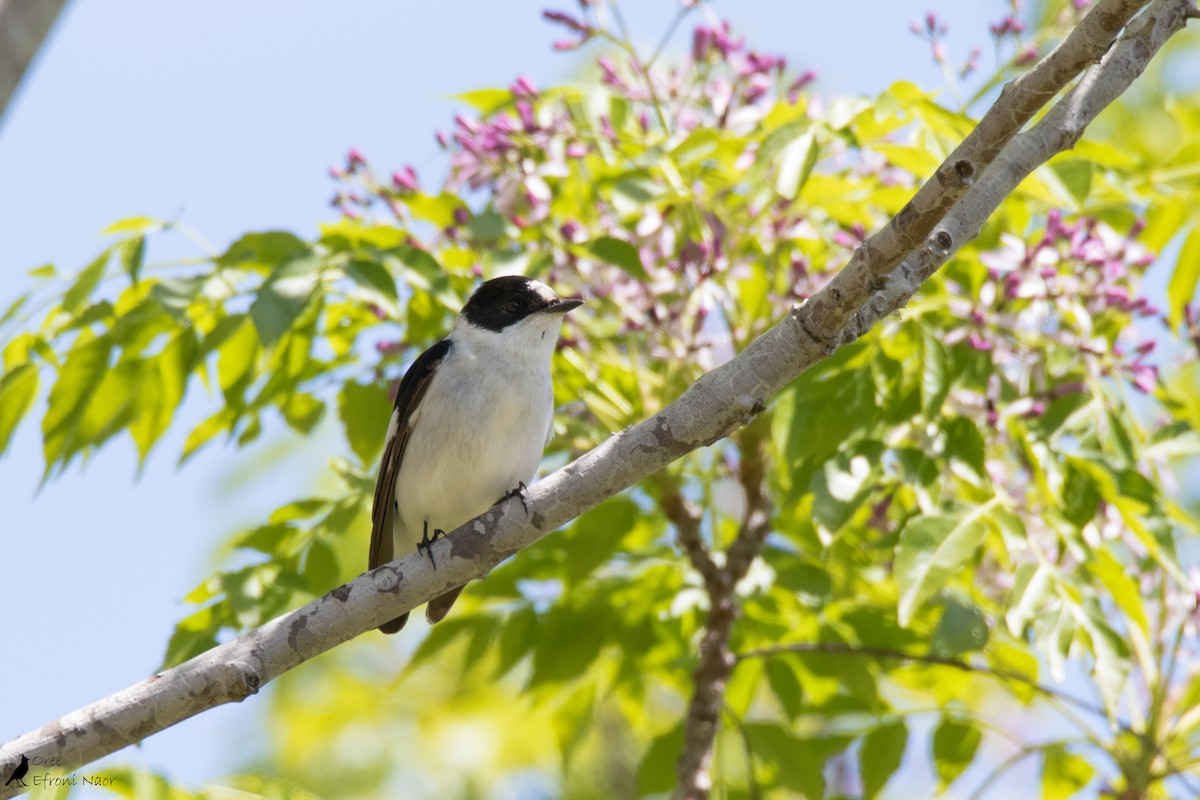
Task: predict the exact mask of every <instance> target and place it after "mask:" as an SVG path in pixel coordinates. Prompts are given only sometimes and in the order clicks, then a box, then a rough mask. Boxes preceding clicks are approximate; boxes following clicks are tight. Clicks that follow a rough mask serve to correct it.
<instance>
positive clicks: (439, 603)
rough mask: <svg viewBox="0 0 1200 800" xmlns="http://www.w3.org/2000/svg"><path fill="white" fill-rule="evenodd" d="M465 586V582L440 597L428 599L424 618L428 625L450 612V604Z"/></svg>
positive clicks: (440, 619) (452, 603)
mask: <svg viewBox="0 0 1200 800" xmlns="http://www.w3.org/2000/svg"><path fill="white" fill-rule="evenodd" d="M465 588H466V584H463V585H462V586H456V587H454V588H453V589H451V590H450V591H448V592H446V593H445V594H444V595H442V596H441V597H435V598H433V599H432V600H430V601H429V605H427V606H425V619H427V620H429V624H430V625H432V624H433V623H435V622H441V621H442V619H444V618H445V616H446V614H448V613H450V606H452V605H454V601H455V600H457V599H458V596H459V595H460V594H462V590H463V589H465Z"/></svg>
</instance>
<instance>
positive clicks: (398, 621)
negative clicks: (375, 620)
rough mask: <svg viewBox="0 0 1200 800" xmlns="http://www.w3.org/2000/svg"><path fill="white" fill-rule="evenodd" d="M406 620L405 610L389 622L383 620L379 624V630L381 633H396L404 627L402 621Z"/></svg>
mask: <svg viewBox="0 0 1200 800" xmlns="http://www.w3.org/2000/svg"><path fill="white" fill-rule="evenodd" d="M406 622H408V612H407V611H405V612H404V613H403V614H401V615H400V616H398V617H396V618H395V619H394V620H392V621H391V622H385V623H383V624H382V625H380V626H379V630H380V631H381V632H383V633H397V632H398V631H399V630H400V629H401V628H403V627H404V623H406Z"/></svg>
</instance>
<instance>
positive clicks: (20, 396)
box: [0, 362, 38, 453]
mask: <svg viewBox="0 0 1200 800" xmlns="http://www.w3.org/2000/svg"><path fill="white" fill-rule="evenodd" d="M37 387H38V371H37V366H36V365H35V364H31V363H29V362H25V363H24V364H18V365H17V366H16V367H15V368H14V369H12V370H11V371H9V372H6V373H4V377H3V378H0V453H2V452H4V451H5V450H7V449H8V440H9V439H10V438H11V437H12V434H13V431H14V430H16V428H17V423H19V422H20V421H21V418H22V417H24V416H25V415H26V414H27V413H29V409H30V407H31V406H32V405H33V399H34V398H35V397H36V396H37Z"/></svg>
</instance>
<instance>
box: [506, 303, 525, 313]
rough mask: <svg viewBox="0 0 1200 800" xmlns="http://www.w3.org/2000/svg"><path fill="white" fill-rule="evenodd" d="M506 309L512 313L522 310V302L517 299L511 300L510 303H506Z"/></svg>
mask: <svg viewBox="0 0 1200 800" xmlns="http://www.w3.org/2000/svg"><path fill="white" fill-rule="evenodd" d="M504 310H505V311H507V312H508V313H510V314H515V313H517V312H518V311H520V310H521V304H520V303H518V302H517V301H516V300H509V301H508V303H506V304H505V306H504Z"/></svg>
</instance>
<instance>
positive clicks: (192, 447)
mask: <svg viewBox="0 0 1200 800" xmlns="http://www.w3.org/2000/svg"><path fill="white" fill-rule="evenodd" d="M236 420H237V416H236V414H235V413H234V411H233V409H231V408H223V409H221V410H220V411H218V412H217V413H215V414H213V415H212V416H211V417H209V418H208V419H206V420H204V421H203V422H201V423H200V424H199V425H197V426H196V427H195V428H193V429H192V431H191V433H189V434H188V436H187V439H186V440H184V443H183V452H182V454H181V455H180V456H179V463H181V464H182V463H183V462H184V461H187V460H188V459H189V458H190V457H191V456H192V454H193V453H195V452H196V451H197V450H198V449H199V448H200V447H201V446H203V445H204V444H205V443H206V442H208V440H209V439H211V438H212V437H214V436H216V435H217V434H218V433H220V432H221V431H225V430H229V428H230V426H232V425H233V423H234V422H235V421H236Z"/></svg>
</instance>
